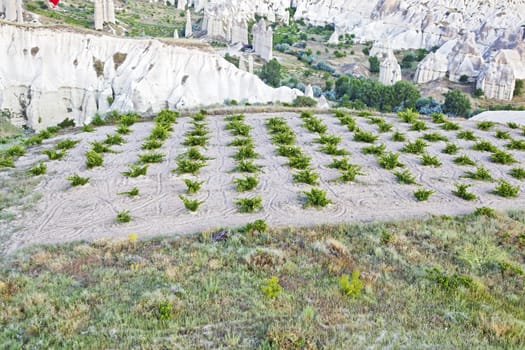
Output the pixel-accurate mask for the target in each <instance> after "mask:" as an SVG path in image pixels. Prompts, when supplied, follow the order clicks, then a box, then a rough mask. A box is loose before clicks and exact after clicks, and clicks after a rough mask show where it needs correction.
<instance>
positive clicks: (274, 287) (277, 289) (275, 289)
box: [261, 276, 283, 299]
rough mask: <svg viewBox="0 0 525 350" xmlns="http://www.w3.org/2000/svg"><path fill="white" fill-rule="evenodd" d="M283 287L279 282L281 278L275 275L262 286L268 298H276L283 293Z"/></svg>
mask: <svg viewBox="0 0 525 350" xmlns="http://www.w3.org/2000/svg"><path fill="white" fill-rule="evenodd" d="M282 290H283V287H281V285H280V284H279V278H277V277H275V276H273V277H270V278H268V279H266V281H265V282H264V284H263V285H262V287H261V291H262V293H263V295H264V296H265V297H266V298H268V299H275V298H277V297H278V296H279V294H281V292H282Z"/></svg>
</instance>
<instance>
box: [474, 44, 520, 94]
mask: <svg viewBox="0 0 525 350" xmlns="http://www.w3.org/2000/svg"><path fill="white" fill-rule="evenodd" d="M515 84H516V77H515V75H514V70H513V69H512V67H511V66H510V65H509V61H508V59H507V57H506V55H505V53H503V52H500V53H498V54H497V55H496V57H494V59H493V61H492V62H490V63H489V64H487V65H486V66H485V67H484V70H483V72H482V73H481V75H480V76H479V78H478V81H477V84H476V87H477V88H478V89H481V90H483V94H484V95H485V97H486V98H489V99H496V100H505V101H510V100H512V97H513V95H514V87H515Z"/></svg>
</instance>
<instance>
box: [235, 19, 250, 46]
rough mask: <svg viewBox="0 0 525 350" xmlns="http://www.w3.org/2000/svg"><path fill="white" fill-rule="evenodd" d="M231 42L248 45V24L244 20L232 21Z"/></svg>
mask: <svg viewBox="0 0 525 350" xmlns="http://www.w3.org/2000/svg"><path fill="white" fill-rule="evenodd" d="M231 31H232V34H231V42H232V43H241V44H244V45H247V44H248V24H247V23H246V20H245V19H242V20H240V21H234V22H233V25H232V30H231Z"/></svg>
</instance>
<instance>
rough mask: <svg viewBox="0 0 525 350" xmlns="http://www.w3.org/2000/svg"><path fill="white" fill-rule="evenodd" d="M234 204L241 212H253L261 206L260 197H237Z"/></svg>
mask: <svg viewBox="0 0 525 350" xmlns="http://www.w3.org/2000/svg"><path fill="white" fill-rule="evenodd" d="M235 205H236V206H237V207H238V208H239V212H241V213H253V212H254V211H256V210H260V209H261V208H262V198H261V197H253V198H239V199H237V200H236V201H235Z"/></svg>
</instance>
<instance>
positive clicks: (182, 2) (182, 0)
mask: <svg viewBox="0 0 525 350" xmlns="http://www.w3.org/2000/svg"><path fill="white" fill-rule="evenodd" d="M186 5H187V3H186V0H177V8H178V9H179V10H185V9H186Z"/></svg>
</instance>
